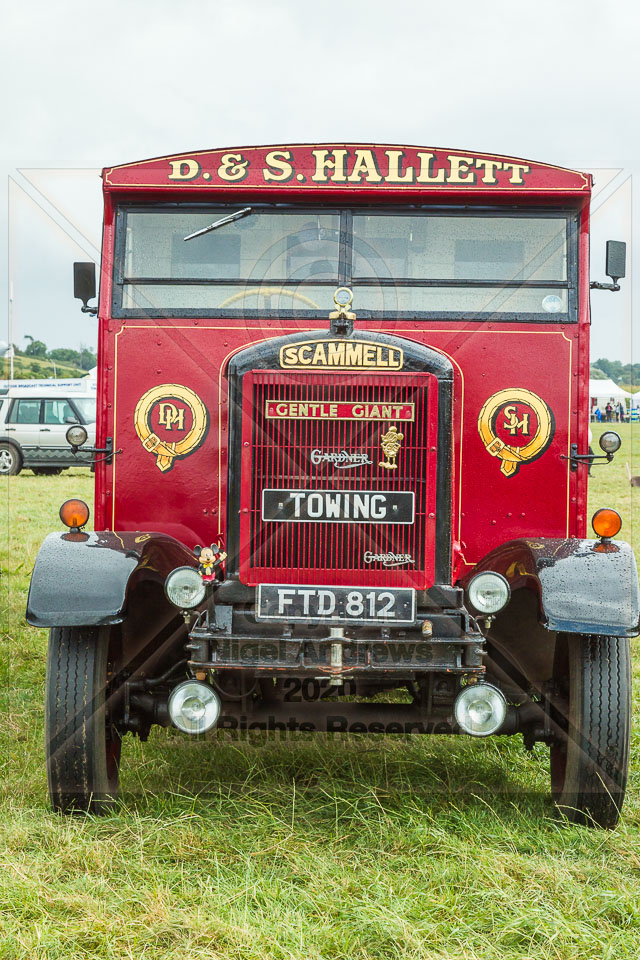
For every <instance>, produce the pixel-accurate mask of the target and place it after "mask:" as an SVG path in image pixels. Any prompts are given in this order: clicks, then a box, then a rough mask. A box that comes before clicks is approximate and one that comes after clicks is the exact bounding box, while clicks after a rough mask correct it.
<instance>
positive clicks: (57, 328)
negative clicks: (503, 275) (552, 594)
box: [0, 0, 640, 361]
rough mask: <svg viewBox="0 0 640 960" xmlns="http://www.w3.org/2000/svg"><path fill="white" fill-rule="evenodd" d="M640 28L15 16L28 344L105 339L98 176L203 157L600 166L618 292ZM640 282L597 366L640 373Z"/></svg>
mask: <svg viewBox="0 0 640 960" xmlns="http://www.w3.org/2000/svg"><path fill="white" fill-rule="evenodd" d="M639 25H640V14H639V12H638V5H637V4H635V3H632V2H630V0H623V2H619V3H617V4H616V5H611V4H605V3H604V2H599V3H597V2H594V0H580V2H575V0H572V2H564V3H562V2H558V0H536V2H535V3H527V4H524V3H515V2H502V0H493V2H492V3H491V4H486V3H478V2H477V0H473V2H472V0H456V2H455V3H443V2H437V3H436V2H421V3H416V2H410V0H405V2H404V3H402V4H394V3H385V2H380V0H367V2H360V0H358V2H351V3H350V2H348V0H341V2H340V3H337V4H332V3H322V4H310V3H304V2H300V0H280V2H273V0H271V2H269V0H265V2H255V0H234V2H225V3H219V2H214V0H210V2H204V0H181V2H179V3H176V2H175V0H172V2H166V0H154V2H153V3H151V2H148V0H138V2H133V0H128V2H122V0H112V2H110V3H109V4H103V5H99V4H95V3H91V2H88V3H87V2H86V0H85V2H82V3H79V2H69V0H58V2H57V3H55V4H51V3H44V2H42V0H32V2H31V3H29V4H23V5H21V6H18V5H17V4H12V5H11V6H10V7H8V6H5V9H4V13H3V30H2V37H1V39H0V44H1V47H2V57H1V61H0V62H1V67H0V70H1V71H2V74H3V76H2V90H3V101H4V104H3V106H4V110H3V124H2V126H3V134H4V135H3V137H2V141H1V147H0V163H1V167H2V175H3V177H4V180H5V183H6V185H7V189H6V190H5V191H4V199H3V202H2V206H1V207H0V216H1V217H2V219H3V223H4V229H3V231H2V236H3V238H4V241H3V242H4V251H3V255H4V258H5V260H4V262H7V253H8V252H9V251H10V255H11V256H10V265H11V273H12V276H13V293H14V340H15V341H16V343H17V344H18V345H19V346H24V345H25V340H24V336H25V334H30V335H31V336H34V337H37V338H39V339H42V340H44V341H45V342H46V343H47V344H48V345H49V346H50V347H55V346H76V347H77V346H78V345H79V344H80V343H85V344H88V345H93V344H94V343H95V338H96V326H97V324H96V321H95V320H94V319H92V318H88V317H85V316H84V315H82V314H81V313H80V311H79V307H78V302H77V301H74V300H73V298H72V289H71V287H72V280H71V272H72V271H71V264H72V262H73V260H77V259H81V260H84V259H90V258H97V256H98V248H99V244H100V221H101V196H100V181H99V180H98V173H99V170H100V168H102V167H103V166H111V165H113V164H118V163H124V162H129V161H132V160H137V159H142V158H146V157H152V156H157V155H163V154H170V153H188V152H191V151H193V150H194V149H197V148H215V147H221V146H234V145H249V144H252V143H258V144H259V143H287V142H305V141H315V142H325V143H326V142H332V141H336V142H349V141H353V142H357V141H362V142H383V143H384V142H388V143H399V144H402V143H408V144H421V145H425V146H434V147H452V148H458V149H460V148H464V149H466V150H470V149H472V150H476V151H486V152H491V153H504V154H507V155H510V156H514V157H525V158H528V159H533V160H540V161H543V162H547V163H554V164H558V165H561V166H568V167H573V168H578V169H582V170H591V171H593V172H594V173H595V176H596V191H597V193H596V199H595V202H594V213H593V223H592V230H593V233H592V267H593V274H592V276H593V278H594V279H602V280H604V279H606V278H605V277H604V270H603V267H604V242H605V240H606V239H609V238H614V239H625V240H627V242H628V243H630V242H631V236H632V233H637V230H638V227H639V226H640V210H639V209H638V203H637V199H633V201H632V186H633V183H634V181H636V178H637V176H638V174H640V124H639V122H638V103H639V100H640V97H639V94H640V71H639V67H638V41H639V39H640V31H639V29H638V27H639ZM636 182H637V181H636ZM636 193H637V191H636ZM632 202H633V204H634V209H633V210H632ZM9 207H11V218H10V219H11V224H10V228H9V223H8V220H9ZM635 259H636V264H635V265H636V268H637V267H638V260H637V258H635ZM633 272H634V271H633V270H632V264H629V266H628V274H629V278H628V280H627V281H626V282H625V284H624V290H623V292H622V293H620V294H610V293H604V292H603V293H595V294H594V295H593V299H592V304H593V337H592V358H594V359H595V358H597V357H599V356H606V357H609V358H610V359H620V360H623V361H627V360H628V359H629V358H630V356H631V352H632V348H633V353H634V359H636V360H640V346H638V345H639V344H640V337H638V336H637V335H636V336H635V337H634V336H633V334H634V326H635V327H636V329H637V319H636V318H635V317H633V315H632V292H631V291H632V274H633ZM635 272H636V273H637V272H638V271H637V269H636V270H635ZM2 282H3V286H2V288H1V289H0V295H1V296H2V300H3V304H4V310H5V319H4V321H3V322H2V327H3V328H4V330H6V314H7V303H8V297H7V278H6V275H5V277H4V278H3V281H2ZM636 299H637V298H636ZM6 338H7V334H6V333H3V332H2V330H1V329H0V339H6ZM632 341H633V343H632ZM636 341H637V343H636Z"/></svg>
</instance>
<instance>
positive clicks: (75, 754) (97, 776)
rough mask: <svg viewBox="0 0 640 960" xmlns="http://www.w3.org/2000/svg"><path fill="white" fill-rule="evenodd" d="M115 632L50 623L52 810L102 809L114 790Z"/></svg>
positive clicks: (109, 803) (116, 765) (106, 807)
mask: <svg viewBox="0 0 640 960" xmlns="http://www.w3.org/2000/svg"><path fill="white" fill-rule="evenodd" d="M114 639H115V636H114V631H113V630H111V629H109V628H108V627H106V628H105V627H102V628H100V627H53V628H52V629H51V631H50V633H49V652H48V656H47V681H46V713H45V746H46V757H47V776H48V781H49V796H50V799H51V804H52V806H53V808H54V809H55V810H59V811H61V812H63V813H70V812H73V811H86V812H89V813H106V812H108V810H109V809H110V808H111V807H112V806H113V804H114V802H115V800H116V797H117V794H118V774H119V766H120V746H121V739H120V734H119V732H118V730H117V729H116V727H115V725H114V722H113V717H112V716H111V712H110V704H111V702H112V700H113V697H112V691H111V690H110V681H111V677H112V676H113V674H114V670H115V661H116V657H115V650H114Z"/></svg>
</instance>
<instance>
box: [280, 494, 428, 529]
mask: <svg viewBox="0 0 640 960" xmlns="http://www.w3.org/2000/svg"><path fill="white" fill-rule="evenodd" d="M414 515H415V494H414V493H413V492H409V491H395V490H263V491H262V519H263V520H267V521H272V520H276V521H280V522H281V523H413V521H414Z"/></svg>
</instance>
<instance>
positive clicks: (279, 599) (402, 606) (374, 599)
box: [256, 583, 416, 623]
mask: <svg viewBox="0 0 640 960" xmlns="http://www.w3.org/2000/svg"><path fill="white" fill-rule="evenodd" d="M256 616H257V617H258V619H259V620H285V621H286V620H341V621H349V622H350V623H371V622H376V623H380V622H383V623H413V622H414V621H415V618H416V591H415V590H408V589H405V590H387V589H385V588H384V587H313V586H309V587H307V586H304V587H299V586H291V585H289V584H275V583H262V584H260V586H259V587H258V605H257V613H256Z"/></svg>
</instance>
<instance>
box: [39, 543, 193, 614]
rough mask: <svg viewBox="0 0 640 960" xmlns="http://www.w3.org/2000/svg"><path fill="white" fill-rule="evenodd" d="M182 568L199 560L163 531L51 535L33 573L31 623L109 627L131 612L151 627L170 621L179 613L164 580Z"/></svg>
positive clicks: (43, 545)
mask: <svg viewBox="0 0 640 960" xmlns="http://www.w3.org/2000/svg"><path fill="white" fill-rule="evenodd" d="M182 566H192V567H197V566H198V561H197V560H196V558H195V557H194V555H193V553H191V551H190V550H188V549H187V548H186V547H185V546H184V544H182V543H180V542H179V541H178V540H175V539H174V538H173V537H170V536H167V534H164V533H142V532H140V531H135V532H134V531H128V532H124V533H112V532H111V531H97V532H95V533H50V534H49V536H48V537H47V538H46V539H45V541H44V543H43V544H42V546H41V547H40V550H39V552H38V556H37V557H36V562H35V566H34V568H33V573H32V575H31V584H30V586H29V597H28V600H27V613H26V619H27V623H30V624H31V626H34V627H66V626H70V627H71V626H104V625H108V624H118V623H123V622H124V621H125V620H126V619H127V617H128V616H129V613H130V612H131V613H133V614H134V617H133V619H140V618H141V617H144V618H145V619H146V620H147V621H149V622H150V625H151V622H153V623H157V624H159V623H161V622H162V623H166V622H168V621H170V620H171V619H172V618H175V616H176V614H178V611H177V610H176V608H175V607H173V606H172V605H171V604H170V603H169V601H168V600H167V599H166V598H165V595H164V582H165V580H166V578H167V575H168V574H169V573H170V572H171V571H172V570H174V569H175V568H176V567H182ZM136 608H137V609H136Z"/></svg>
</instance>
